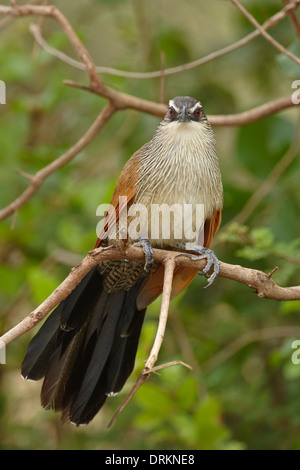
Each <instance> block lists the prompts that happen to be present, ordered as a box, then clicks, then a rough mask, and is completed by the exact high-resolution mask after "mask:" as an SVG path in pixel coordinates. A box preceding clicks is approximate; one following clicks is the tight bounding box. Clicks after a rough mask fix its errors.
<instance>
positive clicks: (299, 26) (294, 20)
mask: <svg viewBox="0 0 300 470" xmlns="http://www.w3.org/2000/svg"><path fill="white" fill-rule="evenodd" d="M282 3H283V4H284V5H285V6H286V7H289V6H290V5H291V2H290V0H282ZM288 15H289V17H290V19H291V23H292V25H293V27H294V30H295V32H296V34H297V36H298V38H299V39H300V22H299V20H298V17H297V14H296V12H295V10H294V9H292V10H288Z"/></svg>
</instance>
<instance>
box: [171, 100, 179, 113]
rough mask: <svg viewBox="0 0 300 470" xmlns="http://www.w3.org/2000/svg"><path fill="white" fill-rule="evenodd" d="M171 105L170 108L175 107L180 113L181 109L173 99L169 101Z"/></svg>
mask: <svg viewBox="0 0 300 470" xmlns="http://www.w3.org/2000/svg"><path fill="white" fill-rule="evenodd" d="M169 106H170V108H174V109H175V111H177V113H178V111H180V109H179V108H178V106H176V105H175V103H174V101H173V100H170V101H169Z"/></svg>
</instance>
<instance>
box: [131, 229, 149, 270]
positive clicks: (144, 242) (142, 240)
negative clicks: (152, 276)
mask: <svg viewBox="0 0 300 470" xmlns="http://www.w3.org/2000/svg"><path fill="white" fill-rule="evenodd" d="M132 246H141V247H142V248H143V251H144V253H145V266H144V270H145V271H146V272H147V273H148V272H149V271H150V269H151V268H152V265H153V263H154V253H153V249H152V246H151V243H150V241H149V240H148V238H146V237H140V240H139V241H138V242H135V243H133V244H132Z"/></svg>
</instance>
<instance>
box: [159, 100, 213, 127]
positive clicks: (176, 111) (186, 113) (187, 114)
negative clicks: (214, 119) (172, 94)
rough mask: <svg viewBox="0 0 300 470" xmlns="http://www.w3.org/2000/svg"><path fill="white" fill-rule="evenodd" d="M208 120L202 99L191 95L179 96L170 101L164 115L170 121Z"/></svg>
mask: <svg viewBox="0 0 300 470" xmlns="http://www.w3.org/2000/svg"><path fill="white" fill-rule="evenodd" d="M203 120H206V116H205V114H204V112H203V108H202V105H201V103H200V101H197V100H196V99H195V98H191V97H190V96H177V97H176V98H173V99H172V100H170V101H169V108H168V111H167V113H166V115H165V117H164V121H165V123H169V122H180V123H182V122H200V121H203Z"/></svg>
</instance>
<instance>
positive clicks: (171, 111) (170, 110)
mask: <svg viewBox="0 0 300 470" xmlns="http://www.w3.org/2000/svg"><path fill="white" fill-rule="evenodd" d="M169 116H171V117H172V116H174V109H173V108H169Z"/></svg>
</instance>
